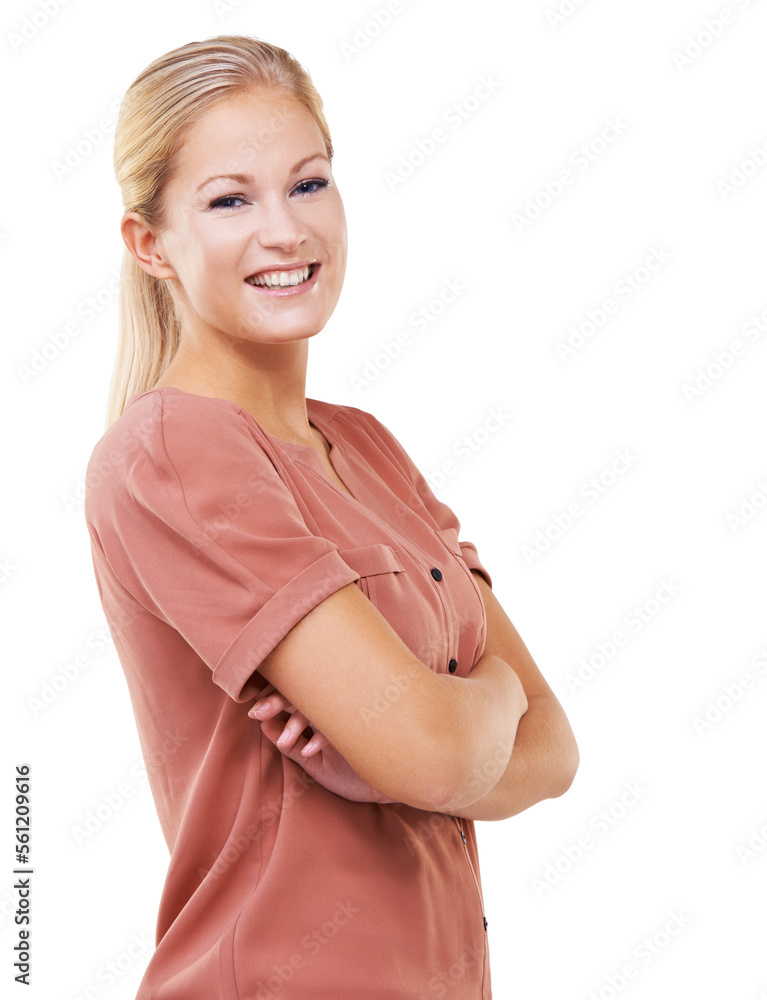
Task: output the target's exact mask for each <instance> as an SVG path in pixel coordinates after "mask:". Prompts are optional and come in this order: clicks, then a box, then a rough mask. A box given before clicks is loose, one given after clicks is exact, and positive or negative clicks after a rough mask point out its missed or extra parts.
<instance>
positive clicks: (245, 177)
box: [195, 153, 330, 194]
mask: <svg viewBox="0 0 767 1000" xmlns="http://www.w3.org/2000/svg"><path fill="white" fill-rule="evenodd" d="M312 160H326V161H327V162H328V163H330V160H328V158H327V155H326V154H325V153H312V154H311V156H305V157H304V158H303V160H299V161H298V163H296V164H295V166H294V167H293V169H292V170H291V171H290V172H291V174H297V173H298V171H299V170H301V169H302V167H305V166H306V164H307V163H311V161H312ZM219 180H230V181H235V183H237V184H248V183H249V182H250V181H252V180H253V177H252V175H251V174H214V176H213V177H209V178H208V179H207V180H206V181H203V182H202V184H200V185H199V187H197V188H196V189H195V194H197V191H200V190H201V189H202V188H204V187H205V186H206V185H207V184H210V183H211V182H212V181H219Z"/></svg>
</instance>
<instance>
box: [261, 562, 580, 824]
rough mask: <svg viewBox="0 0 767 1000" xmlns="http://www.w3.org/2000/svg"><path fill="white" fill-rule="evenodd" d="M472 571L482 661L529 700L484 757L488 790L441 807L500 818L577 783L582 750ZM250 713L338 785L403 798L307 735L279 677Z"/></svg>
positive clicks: (347, 791) (356, 793)
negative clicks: (482, 623) (509, 677)
mask: <svg viewBox="0 0 767 1000" xmlns="http://www.w3.org/2000/svg"><path fill="white" fill-rule="evenodd" d="M472 572H473V575H474V577H475V580H476V582H477V585H478V587H479V590H480V593H481V594H482V599H483V601H484V604H485V609H486V613H487V636H486V641H485V649H484V652H483V656H482V658H481V659H480V662H482V660H483V659H485V658H488V660H490V659H491V658H493V659H495V660H501V661H503V662H504V663H505V664H506V667H507V668H509V669H511V670H512V672H513V673H514V674H515V675H516V677H517V678H518V681H519V682H520V683H521V686H522V688H523V689H524V696H525V697H526V700H527V707H526V710H525V711H524V714H522V715H521V718H520V719H519V721H518V723H517V725H516V732H515V734H514V735H513V739H510V740H509V745H505V746H500V747H499V754H498V755H497V757H495V758H494V757H492V756H486V757H485V759H484V760H483V761H482V765H481V771H482V773H481V775H479V774H478V775H477V781H476V785H477V787H478V788H480V789H481V791H480V797H479V798H475V799H473V800H472V796H471V795H468V796H467V795H466V794H464V795H463V796H462V799H461V802H460V804H457V805H456V804H451V805H449V806H446V807H444V808H442V809H440V811H443V812H447V813H449V814H452V815H456V816H463V817H465V818H467V819H474V820H499V819H506V818H508V817H510V816H514V815H516V814H517V813H520V812H522V811H523V810H525V809H527V808H529V807H530V806H531V805H534V804H535V803H536V802H540V801H541V800H542V799H545V798H554V797H556V796H559V795H562V794H563V793H564V792H565V791H566V790H567V789H568V788H569V787H570V785H571V784H572V781H573V778H574V776H575V772H576V770H577V768H578V760H579V756H578V748H577V745H576V742H575V738H574V736H573V733H572V730H571V728H570V725H569V723H568V721H567V718H566V716H565V714H564V711H563V710H562V706H561V705H560V704H559V702H558V700H557V698H556V697H555V695H554V693H553V691H552V690H551V688H550V687H549V685H548V684H547V683H546V680H545V679H544V677H543V675H542V674H541V672H540V671H539V669H538V667H537V666H536V664H535V662H534V661H533V658H532V657H531V655H530V653H529V652H528V650H527V648H526V646H525V644H524V643H523V641H522V639H521V638H520V636H519V634H518V633H517V630H516V629H515V628H514V626H513V624H512V623H511V621H510V620H509V618H508V616H507V615H506V613H505V612H504V611H503V608H502V607H501V605H500V604H499V603H498V600H497V598H496V597H495V594H494V593H493V591H492V590H491V588H490V587H489V586H488V584H487V582H486V581H485V579H484V577H483V576H482V575H481V574H480V573H479V572H477V571H472ZM478 665H479V664H478ZM475 669H476V667H475ZM445 679H446V680H447V681H448V683H449V679H447V678H445ZM267 702H268V707H266V704H267ZM283 712H287V713H288V715H289V716H290V717H289V719H288V720H287V723H285V721H284V719H280V718H278V716H280V715H281V714H282V713H283ZM250 715H251V717H252V718H254V719H257V720H258V721H260V722H261V726H262V729H263V731H264V733H265V735H266V736H267V737H268V738H269V739H270V740H271V741H272V742H273V743H275V745H276V746H277V747H278V749H279V750H280V751H281V752H282V753H283V754H285V755H286V756H288V757H290V758H291V759H292V760H294V761H296V762H297V763H298V764H300V765H301V766H302V767H303V768H304V769H305V770H306V771H307V772H308V773H309V774H310V775H312V776H313V777H314V778H315V780H317V781H319V782H320V783H321V784H324V785H326V787H328V788H330V790H331V791H334V792H336V793H337V794H340V795H343V796H344V797H346V798H350V799H352V800H356V801H373V802H381V803H387V802H395V801H398V800H397V799H392V798H389V797H387V796H386V795H385V794H382V793H381V792H379V791H377V790H376V789H375V788H373V787H372V786H371V785H370V784H368V783H367V781H365V780H364V779H362V778H361V776H360V775H359V774H358V773H357V772H356V771H355V770H354V769H353V768H352V767H351V766H350V765H349V764H348V763H347V762H346V761H345V760H344V758H343V757H341V755H340V754H339V753H338V751H337V750H335V748H334V747H333V746H332V745H331V744H330V741H329V740H328V739H327V737H325V736H324V735H323V734H322V733H321V732H318V731H316V730H315V732H314V735H313V737H312V738H311V739H307V738H306V737H305V736H303V735H302V733H303V730H304V729H306V727H307V725H309V721H308V719H307V718H306V716H304V715H303V714H302V713H301V712H300V711H298V710H297V708H296V706H295V705H293V704H291V703H290V702H289V699H288V698H286V697H285V696H284V695H282V694H281V693H280V692H279V691H278V690H277V689H276V687H275V686H274V685H271V684H270V685H269V688H267V689H266V691H265V692H264V694H262V696H261V697H260V698H259V699H258V700H257V701H256V702H255V703H254V705H253V706H252V707H251V709H250ZM512 732H513V730H512ZM509 752H510V755H509ZM488 779H490V781H488Z"/></svg>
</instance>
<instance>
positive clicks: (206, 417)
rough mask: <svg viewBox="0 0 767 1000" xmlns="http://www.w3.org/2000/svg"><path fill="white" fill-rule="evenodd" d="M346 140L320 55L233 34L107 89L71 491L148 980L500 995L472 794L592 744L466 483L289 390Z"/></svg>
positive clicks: (172, 987) (504, 807)
mask: <svg viewBox="0 0 767 1000" xmlns="http://www.w3.org/2000/svg"><path fill="white" fill-rule="evenodd" d="M332 156H333V147H332V144H331V140H330V135H329V133H328V129H327V124H326V122H325V118H324V116H323V112H322V104H321V100H320V98H319V96H318V95H317V93H316V91H315V90H314V87H313V85H312V83H311V80H310V79H309V77H308V75H307V74H306V73H305V71H304V70H303V69H302V68H301V67H300V66H299V65H298V64H297V63H296V62H295V60H294V59H293V58H292V57H291V56H290V55H289V54H288V53H287V52H285V51H284V50H282V49H279V48H276V47H274V46H271V45H268V44H266V43H264V42H260V41H256V40H254V39H251V38H247V37H241V36H223V37H220V38H215V39H211V40H208V41H206V42H199V43H192V44H190V45H186V46H183V47H182V48H180V49H177V50H175V51H173V52H170V53H168V54H167V55H165V56H163V57H161V58H160V59H158V60H156V61H155V62H154V63H152V64H151V65H150V66H149V67H148V68H147V69H146V70H145V71H144V72H143V73H142V74H141V75H140V76H139V77H138V78H137V80H136V81H135V82H134V83H133V85H132V86H131V87H130V88H129V90H128V92H127V94H126V97H125V99H124V101H123V105H122V108H121V111H120V116H119V121H118V126H117V132H116V137H115V163H116V171H117V177H118V181H119V183H120V185H121V187H122V191H123V198H124V204H125V209H126V212H125V215H124V217H123V220H122V235H123V239H124V241H125V245H126V256H125V265H124V275H123V301H122V314H121V321H122V334H121V347H120V356H119V358H118V363H117V367H116V371H115V378H114V382H113V387H112V399H111V402H110V424H111V425H110V426H109V427H108V429H107V431H106V433H105V434H104V436H103V437H102V438H101V440H100V441H99V442H98V444H97V445H96V447H95V449H94V452H93V455H92V457H91V461H90V465H89V468H88V478H87V484H88V487H87V498H86V518H87V522H88V528H89V531H90V534H91V542H92V551H93V559H94V567H95V573H96V578H97V582H98V586H99V593H100V596H101V599H102V603H103V606H104V611H105V614H106V616H107V620H108V621H109V624H110V627H111V630H112V633H113V636H114V639H115V644H116V647H117V650H118V653H119V656H120V660H121V663H122V665H123V668H124V670H125V675H126V678H127V681H128V686H129V690H130V695H131V699H132V704H133V708H134V712H135V715H136V721H137V726H138V732H139V736H140V740H141V745H142V751H143V754H144V758H145V761H146V764H147V770H148V774H149V779H150V784H151V789H152V793H153V796H154V800H155V804H156V807H157V810H158V815H159V818H160V822H161V825H162V829H163V833H164V835H165V838H166V841H167V844H168V848H169V850H170V853H171V858H170V865H169V869H168V874H167V879H166V883H165V886H164V890H163V895H162V900H161V904H160V912H159V917H158V924H157V947H156V950H155V953H154V954H153V956H152V959H151V961H150V962H149V966H148V968H147V970H146V973H145V976H144V978H143V980H142V983H141V987H140V990H139V994H138V997H139V1000H143V998H146V1000H149V998H150V997H151V998H152V1000H197V998H199V1000H217V998H220V1000H235V998H238V1000H246V998H247V1000H260V998H263V997H271V996H274V995H279V996H280V997H283V998H285V1000H291V998H301V1000H331V998H332V1000H340V998H342V997H349V998H354V1000H375V998H382V1000H383V998H386V1000H394V998H403V1000H404V998H408V1000H413V998H414V997H429V998H431V997H439V996H445V995H447V996H449V997H451V998H480V997H483V998H486V997H490V995H491V993H490V973H489V965H488V954H487V941H486V938H487V932H486V928H487V920H486V918H485V914H484V907H483V905H482V894H481V884H480V878H479V868H478V860H477V851H476V839H475V834H474V826H473V820H475V819H502V818H504V817H507V816H511V815H514V814H515V813H517V812H519V811H520V810H522V809H525V808H527V807H528V806H529V805H532V804H533V803H534V802H537V801H539V800H541V799H543V798H546V797H551V796H556V795H560V794H562V792H564V791H565V790H566V789H567V788H568V787H569V785H570V783H571V781H572V778H573V775H574V773H575V769H576V767H577V757H578V755H577V749H576V746H575V742H574V739H573V736H572V733H571V731H570V727H569V725H568V723H567V720H566V719H565V717H564V714H563V712H562V710H561V707H560V706H559V704H558V702H557V700H556V698H555V697H554V695H553V694H552V692H551V690H550V688H549V687H548V685H547V684H546V682H545V680H544V679H543V677H542V676H541V675H540V673H539V671H538V669H537V668H536V666H535V664H534V663H533V661H532V659H531V658H530V655H529V654H528V652H527V650H526V649H525V647H524V645H523V643H522V641H521V640H520V638H519V636H518V635H517V633H516V631H515V630H514V627H513V626H512V624H511V622H510V621H509V620H508V618H507V617H506V615H505V614H504V612H503V611H502V609H501V608H500V606H499V604H498V602H497V601H496V599H495V597H494V595H493V592H492V590H491V587H490V577H489V575H488V573H487V571H486V570H485V569H484V567H483V565H482V563H481V562H480V560H479V558H478V555H477V551H476V549H475V547H474V546H473V545H472V544H471V543H469V542H466V541H460V542H459V538H458V531H459V527H460V525H459V522H458V520H457V518H456V517H455V515H454V514H453V512H452V511H451V510H450V509H449V508H448V507H447V506H446V505H445V504H443V503H440V502H439V501H438V500H437V499H436V498H435V497H434V495H433V494H432V492H431V490H430V489H429V487H428V485H427V483H426V481H425V479H424V478H423V476H422V475H421V474H420V472H419V471H418V469H417V468H416V467H415V466H414V465H413V463H412V461H411V460H410V458H409V457H408V455H407V453H406V452H405V451H404V449H403V448H402V446H401V445H400V444H399V442H398V441H397V440H396V439H395V438H394V436H393V435H392V434H391V433H390V432H389V431H388V430H387V429H386V427H384V426H383V425H382V424H381V423H380V422H379V421H378V420H376V419H375V418H374V417H373V416H372V415H371V414H368V413H366V412H364V411H362V410H359V409H356V408H354V407H350V406H337V405H332V404H329V403H325V402H321V401H319V400H314V399H307V398H306V396H305V379H306V365H307V357H308V342H309V338H311V337H313V336H314V335H316V334H317V333H318V332H319V331H320V330H322V328H323V327H324V326H325V324H326V322H327V320H328V319H329V317H330V315H331V313H332V312H333V309H334V307H335V305H336V302H337V300H338V296H339V294H340V291H341V285H342V281H343V276H344V270H345V264H346V228H345V220H344V212H343V206H342V203H341V199H340V196H339V193H338V190H337V188H336V187H335V184H334V181H333V176H332V171H331V162H332ZM512 751H513V752H512Z"/></svg>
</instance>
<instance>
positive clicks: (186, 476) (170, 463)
mask: <svg viewBox="0 0 767 1000" xmlns="http://www.w3.org/2000/svg"><path fill="white" fill-rule="evenodd" d="M257 451H258V447H257V444H256V441H255V439H254V436H253V433H252V431H251V429H250V427H249V424H248V421H247V420H246V418H245V416H244V413H243V411H242V408H241V407H240V406H238V405H237V404H236V403H232V402H230V401H229V400H225V399H219V398H214V397H208V396H196V395H192V394H190V393H184V392H180V391H178V390H174V389H170V388H162V389H150V390H148V391H147V392H144V393H141V394H139V395H136V396H132V397H131V398H130V399H129V400H128V404H127V405H126V408H125V410H124V412H123V413H122V415H121V416H120V417H119V418H118V419H117V420H116V421H115V422H114V423H113V424H112V426H111V427H109V428H108V429H107V430H106V432H105V433H104V434H103V435H102V437H101V438H100V439H99V441H98V442H97V443H96V445H95V447H94V449H93V452H92V453H91V457H90V460H89V462H88V466H87V470H86V475H85V515H86V519H87V520H89V521H90V520H92V518H93V517H95V516H97V514H98V511H99V510H100V509H104V508H105V507H112V506H113V505H114V503H115V502H116V501H117V500H119V499H124V498H126V497H128V498H133V499H135V500H141V499H142V496H143V495H144V494H145V493H146V491H147V490H151V491H154V490H157V489H158V488H159V489H162V488H166V489H177V488H178V487H179V485H180V484H181V483H183V482H184V481H188V480H193V479H195V478H197V477H202V476H204V477H205V478H206V480H207V481H208V482H209V483H210V482H211V478H212V477H215V476H216V474H217V472H221V470H222V469H228V468H230V467H231V464H232V463H235V464H236V463H237V462H238V461H241V460H242V458H243V455H244V454H247V456H248V458H251V457H252V454H253V453H254V452H257Z"/></svg>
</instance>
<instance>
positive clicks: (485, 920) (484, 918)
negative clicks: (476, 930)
mask: <svg viewBox="0 0 767 1000" xmlns="http://www.w3.org/2000/svg"><path fill="white" fill-rule="evenodd" d="M482 919H483V920H484V922H485V930H487V917H483V918H482Z"/></svg>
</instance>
